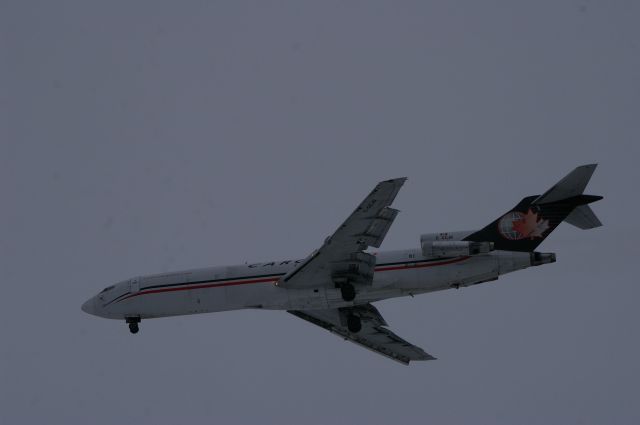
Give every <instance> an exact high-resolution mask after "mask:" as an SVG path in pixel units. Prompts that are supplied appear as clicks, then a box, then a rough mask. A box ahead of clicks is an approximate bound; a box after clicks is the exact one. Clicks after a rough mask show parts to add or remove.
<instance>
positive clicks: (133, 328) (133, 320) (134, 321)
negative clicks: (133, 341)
mask: <svg viewBox="0 0 640 425" xmlns="http://www.w3.org/2000/svg"><path fill="white" fill-rule="evenodd" d="M125 321H126V322H127V324H128V325H129V332H131V333H132V334H137V333H138V331H139V330H140V327H139V326H138V323H140V317H137V316H136V317H127V318H125Z"/></svg>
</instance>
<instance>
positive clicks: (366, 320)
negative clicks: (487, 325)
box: [289, 304, 435, 365]
mask: <svg viewBox="0 0 640 425" xmlns="http://www.w3.org/2000/svg"><path fill="white" fill-rule="evenodd" d="M289 313H291V314H293V315H294V316H297V317H299V318H301V319H303V320H306V321H308V322H310V323H313V324H314V325H317V326H320V327H321V328H324V329H326V330H328V331H329V332H331V333H333V334H335V335H338V336H341V337H342V338H344V339H345V340H347V341H350V342H353V343H355V344H358V345H360V346H361V347H364V348H366V349H368V350H371V351H373V352H375V353H378V354H381V355H383V356H385V357H388V358H390V359H392V360H395V361H397V362H399V363H402V364H405V365H408V364H409V363H410V362H411V361H421V360H435V357H433V356H431V355H430V354H428V353H426V352H425V351H424V350H423V349H422V348H420V347H416V346H415V345H413V344H411V343H410V342H407V341H405V340H404V339H402V338H401V337H399V336H398V335H396V334H395V333H393V332H391V331H390V330H389V329H387V328H386V327H384V326H387V322H386V321H385V320H384V318H383V317H382V315H380V313H379V312H378V310H377V309H376V308H375V307H374V306H373V305H371V304H365V305H360V306H355V307H349V308H343V309H328V310H305V311H301V310H290V311H289ZM345 314H355V315H358V316H359V317H360V319H361V322H362V329H361V330H360V332H358V333H353V332H350V331H349V330H348V329H347V327H346V326H344V325H343V324H342V320H341V318H342V317H344V315H345Z"/></svg>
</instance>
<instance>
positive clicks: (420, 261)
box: [140, 258, 442, 291]
mask: <svg viewBox="0 0 640 425" xmlns="http://www.w3.org/2000/svg"><path fill="white" fill-rule="evenodd" d="M434 261H442V258H433V259H430V260H418V261H416V260H415V259H413V260H409V261H398V262H395V263H384V264H376V265H375V266H376V267H388V266H400V265H403V264H413V263H430V262H434ZM285 274H286V273H271V274H260V275H249V276H240V277H226V278H221V279H207V280H198V281H195V282H181V283H167V284H164V285H151V286H145V287H144V288H140V290H141V291H145V290H148V289H159V288H171V287H174V286H184V285H201V284H205V283H216V282H229V281H233V280H244V279H262V278H265V277H277V276H284V275H285Z"/></svg>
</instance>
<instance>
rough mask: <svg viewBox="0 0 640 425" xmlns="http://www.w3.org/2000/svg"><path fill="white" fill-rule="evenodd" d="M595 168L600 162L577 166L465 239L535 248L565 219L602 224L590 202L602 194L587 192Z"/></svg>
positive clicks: (520, 248) (507, 248) (501, 246)
mask: <svg viewBox="0 0 640 425" xmlns="http://www.w3.org/2000/svg"><path fill="white" fill-rule="evenodd" d="M595 168H596V164H590V165H583V166H580V167H577V168H576V169H575V170H573V171H572V172H570V173H569V174H567V175H566V176H565V177H564V178H563V179H562V180H560V181H559V182H558V183H556V184H555V185H553V186H552V187H551V188H550V189H549V190H547V191H546V192H545V193H544V194H542V195H539V196H538V195H535V196H527V197H526V198H524V199H523V200H522V201H520V202H519V203H518V205H516V206H515V207H513V208H512V209H511V210H510V211H509V212H507V213H506V214H504V215H503V216H501V217H500V218H498V219H497V220H495V221H494V222H492V223H491V224H489V225H488V226H486V227H485V228H484V229H482V230H479V231H477V232H475V233H472V234H471V235H469V236H467V237H466V238H465V240H468V241H475V242H493V243H494V247H495V249H500V250H505V251H525V252H531V251H534V250H535V249H536V247H537V246H538V245H540V243H542V241H543V240H544V239H545V238H546V237H547V236H549V234H551V232H552V231H553V230H554V229H555V228H556V227H558V225H559V224H560V223H562V221H567V222H568V223H570V224H573V225H575V226H577V227H579V228H581V229H590V228H593V227H598V226H600V225H602V224H601V223H600V221H599V220H598V218H597V217H596V215H595V214H594V213H593V211H592V210H591V208H589V207H588V206H587V204H590V203H592V202H595V201H599V200H600V199H602V197H601V196H593V195H584V194H583V192H584V189H585V188H586V187H587V183H589V180H590V179H591V176H592V175H593V172H594V171H595Z"/></svg>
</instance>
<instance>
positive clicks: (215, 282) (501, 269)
mask: <svg viewBox="0 0 640 425" xmlns="http://www.w3.org/2000/svg"><path fill="white" fill-rule="evenodd" d="M375 255H376V266H375V273H374V277H373V282H372V284H371V285H370V286H362V285H361V286H358V287H357V288H356V290H357V296H356V298H355V300H354V301H349V302H347V301H344V300H343V299H342V297H341V295H340V290H339V289H337V288H334V287H326V286H324V287H318V288H313V287H311V288H304V289H292V288H283V287H281V286H278V285H277V282H278V280H279V278H280V277H281V276H283V275H284V274H285V273H287V272H288V271H290V270H291V269H292V268H294V267H295V266H296V265H297V264H298V263H299V262H301V261H302V260H296V261H293V260H288V261H274V262H268V263H255V264H244V265H238V266H222V267H209V268H202V269H194V270H186V271H181V272H174V273H164V274H156V275H148V276H141V277H135V278H132V279H129V280H126V281H123V282H120V283H117V284H115V285H112V286H110V287H108V288H105V290H103V291H102V292H101V293H100V294H98V295H96V296H94V297H93V298H91V299H89V300H88V301H87V302H86V303H85V304H84V305H83V307H82V309H83V310H84V311H86V312H88V313H91V314H94V315H97V316H101V317H105V318H111V319H124V318H128V317H138V318H141V319H146V318H155V317H165V316H177V315H185V314H197V313H208V312H216V311H227V310H237V309H244V308H263V309H271V310H313V309H328V308H339V307H348V306H353V305H358V304H365V303H369V302H374V301H379V300H383V299H386V298H393V297H400V296H406V295H416V294H421V293H426V292H433V291H439V290H443V289H449V288H457V287H461V286H469V285H474V284H477V283H481V282H485V281H489V280H495V279H497V278H498V276H499V275H501V274H505V273H509V272H512V271H516V270H520V269H524V268H527V267H529V266H531V265H535V264H534V261H533V254H532V253H528V252H514V251H493V252H490V253H488V254H482V255H475V256H465V257H453V258H427V257H424V256H423V254H422V251H421V250H419V249H410V250H400V251H388V252H380V253H376V254H375ZM548 255H552V254H548ZM545 262H549V261H545Z"/></svg>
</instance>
